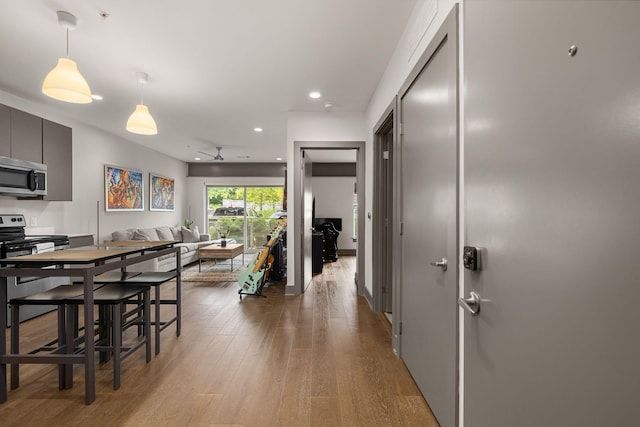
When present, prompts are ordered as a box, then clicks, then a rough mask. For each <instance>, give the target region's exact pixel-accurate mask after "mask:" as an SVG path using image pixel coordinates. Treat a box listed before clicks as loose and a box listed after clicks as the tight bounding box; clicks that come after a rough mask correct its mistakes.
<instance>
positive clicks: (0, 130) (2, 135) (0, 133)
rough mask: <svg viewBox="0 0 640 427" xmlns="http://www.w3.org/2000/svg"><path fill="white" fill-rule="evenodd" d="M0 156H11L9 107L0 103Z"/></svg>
mask: <svg viewBox="0 0 640 427" xmlns="http://www.w3.org/2000/svg"><path fill="white" fill-rule="evenodd" d="M0 156H4V157H11V108H9V107H7V106H6V105H2V104H0Z"/></svg>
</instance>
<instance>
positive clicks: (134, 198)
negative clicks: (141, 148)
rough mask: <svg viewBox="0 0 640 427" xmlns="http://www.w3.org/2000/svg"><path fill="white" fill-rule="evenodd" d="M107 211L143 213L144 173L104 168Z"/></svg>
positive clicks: (113, 167)
mask: <svg viewBox="0 0 640 427" xmlns="http://www.w3.org/2000/svg"><path fill="white" fill-rule="evenodd" d="M104 189H105V209H106V210H107V211H143V210H144V186H143V182H142V171H139V170H135V169H127V168H121V167H119V166H111V165H105V166H104Z"/></svg>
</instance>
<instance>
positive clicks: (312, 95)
mask: <svg viewBox="0 0 640 427" xmlns="http://www.w3.org/2000/svg"><path fill="white" fill-rule="evenodd" d="M321 96H322V94H321V93H320V92H318V91H313V92H309V98H313V99H318V98H320V97H321Z"/></svg>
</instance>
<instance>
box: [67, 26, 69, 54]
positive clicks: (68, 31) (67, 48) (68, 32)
mask: <svg viewBox="0 0 640 427" xmlns="http://www.w3.org/2000/svg"><path fill="white" fill-rule="evenodd" d="M68 57H69V29H68V28H67V58H68Z"/></svg>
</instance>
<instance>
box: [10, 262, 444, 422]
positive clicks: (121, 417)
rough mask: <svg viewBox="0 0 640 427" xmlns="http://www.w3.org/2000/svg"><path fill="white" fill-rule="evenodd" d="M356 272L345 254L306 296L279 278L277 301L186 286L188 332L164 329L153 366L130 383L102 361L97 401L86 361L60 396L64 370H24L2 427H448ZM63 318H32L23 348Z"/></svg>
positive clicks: (132, 369) (230, 288)
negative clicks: (89, 398)
mask: <svg viewBox="0 0 640 427" xmlns="http://www.w3.org/2000/svg"><path fill="white" fill-rule="evenodd" d="M195 268H196V269H197V267H195ZM354 271H355V258H354V257H347V256H342V257H340V258H339V260H338V261H337V262H335V263H328V264H325V266H324V272H323V274H322V275H318V276H315V278H314V280H313V284H312V285H311V286H310V287H309V288H308V289H307V292H306V293H305V294H304V295H301V296H285V295H284V285H271V286H269V287H268V288H265V292H264V293H265V295H267V298H256V297H253V296H251V297H244V298H243V299H242V301H240V300H239V298H238V295H237V284H235V283H198V282H184V283H183V313H184V314H183V326H182V334H181V336H180V337H176V335H175V328H172V329H170V330H166V331H164V332H163V333H162V334H163V335H162V341H161V343H162V351H161V352H160V354H159V355H158V356H155V357H153V359H152V360H151V362H149V363H148V364H145V363H144V354H143V353H144V351H138V352H136V353H135V354H134V355H132V356H131V357H130V358H129V359H126V360H125V361H124V362H123V372H122V386H121V388H120V389H119V390H117V391H114V390H113V389H112V382H111V378H112V377H111V375H112V365H111V363H110V362H109V363H103V364H101V365H99V366H98V370H97V381H98V386H97V398H96V401H95V402H94V403H93V404H91V405H89V406H86V405H85V404H84V380H83V375H82V373H83V367H82V366H77V367H76V368H75V371H74V372H75V375H74V379H75V384H74V387H73V389H71V390H64V391H60V390H58V386H57V370H56V368H55V367H54V366H51V365H22V366H21V376H20V380H21V383H20V388H19V389H17V390H14V391H10V392H9V400H8V401H7V402H6V403H4V404H0V425H2V426H5V427H8V426H58V425H60V426H87V425H92V426H296V427H297V426H437V425H438V424H437V422H436V421H435V419H434V418H433V415H432V414H431V411H430V410H429V407H428V405H427V404H426V402H425V400H424V399H423V398H422V396H421V395H420V393H419V391H418V389H417V387H416V385H415V383H414V382H413V380H412V378H411V376H410V375H409V373H408V371H407V369H406V368H405V366H404V364H403V363H402V362H401V361H400V360H399V359H398V358H397V357H396V356H395V355H394V354H393V351H392V350H391V344H390V341H391V339H390V325H389V323H388V321H387V320H386V318H385V317H384V316H383V315H381V314H377V313H374V312H372V311H371V309H370V308H369V305H368V303H367V302H366V300H365V299H364V298H363V297H358V296H357V295H356V286H355V285H354V282H353V277H354ZM166 291H167V293H168V294H170V289H167V290H166ZM55 322H56V320H55V315H53V314H47V315H45V316H41V317H39V318H37V319H33V320H31V321H28V322H25V323H23V324H22V325H23V326H22V328H21V333H23V337H24V338H23V340H22V341H21V342H22V343H23V344H22V345H23V348H30V347H29V344H30V343H40V342H41V341H43V340H44V338H45V333H46V336H47V337H48V336H50V334H51V333H55Z"/></svg>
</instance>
